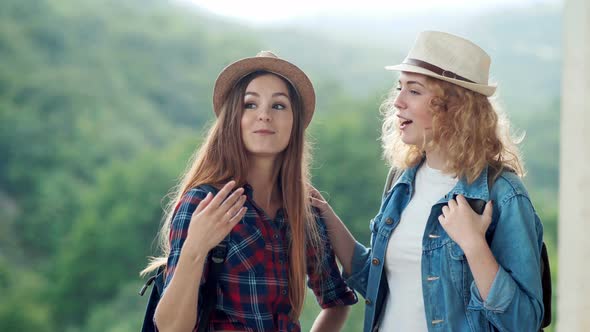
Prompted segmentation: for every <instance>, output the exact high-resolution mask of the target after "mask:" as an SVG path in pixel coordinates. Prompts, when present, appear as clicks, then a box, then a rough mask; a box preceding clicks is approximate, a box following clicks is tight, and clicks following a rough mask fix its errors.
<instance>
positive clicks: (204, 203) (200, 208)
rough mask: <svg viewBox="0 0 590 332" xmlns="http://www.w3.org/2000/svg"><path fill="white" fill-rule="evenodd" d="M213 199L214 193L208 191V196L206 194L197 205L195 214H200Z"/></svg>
mask: <svg viewBox="0 0 590 332" xmlns="http://www.w3.org/2000/svg"><path fill="white" fill-rule="evenodd" d="M211 199H213V194H212V193H210V192H209V193H207V196H205V198H203V200H202V201H201V203H199V205H198V206H197V209H196V210H195V212H193V215H195V214H199V213H200V212H201V211H203V210H204V209H205V208H206V207H207V205H209V203H211Z"/></svg>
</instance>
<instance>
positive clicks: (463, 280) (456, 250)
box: [446, 240, 469, 303]
mask: <svg viewBox="0 0 590 332" xmlns="http://www.w3.org/2000/svg"><path fill="white" fill-rule="evenodd" d="M446 250H447V252H448V256H449V260H448V262H449V272H450V277H451V282H452V283H453V286H454V287H455V289H456V290H457V291H458V292H459V294H460V295H461V297H462V298H463V301H464V302H465V303H467V301H468V297H469V287H468V286H469V285H468V284H467V283H468V280H467V279H468V278H467V277H468V276H467V274H468V267H467V259H466V258H465V253H464V252H463V249H461V247H460V246H459V245H458V244H457V243H456V242H455V241H453V240H451V241H449V243H447V244H446Z"/></svg>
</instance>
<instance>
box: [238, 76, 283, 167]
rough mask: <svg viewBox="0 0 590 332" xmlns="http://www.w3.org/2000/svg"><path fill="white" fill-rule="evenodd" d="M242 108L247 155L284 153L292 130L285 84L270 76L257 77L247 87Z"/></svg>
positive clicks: (242, 125) (243, 139) (243, 134)
mask: <svg viewBox="0 0 590 332" xmlns="http://www.w3.org/2000/svg"><path fill="white" fill-rule="evenodd" d="M243 107H244V111H243V115H242V122H241V128H242V141H243V142H244V145H245V146H246V150H247V151H248V153H249V154H252V155H256V156H267V157H268V156H276V155H277V154H279V153H281V152H282V151H283V150H285V148H286V147H287V145H288V144H289V138H290V137H291V130H292V128H293V109H292V108H291V96H289V89H288V87H287V84H286V83H285V81H283V80H282V79H281V78H279V77H278V76H276V75H273V74H264V75H262V76H258V77H256V78H255V79H253V80H252V81H251V82H250V83H249V84H248V86H247V87H246V93H245V95H244V103H243Z"/></svg>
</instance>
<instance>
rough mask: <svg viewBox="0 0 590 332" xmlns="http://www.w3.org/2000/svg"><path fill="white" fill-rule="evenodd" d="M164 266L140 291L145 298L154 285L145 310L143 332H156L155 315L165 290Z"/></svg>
mask: <svg viewBox="0 0 590 332" xmlns="http://www.w3.org/2000/svg"><path fill="white" fill-rule="evenodd" d="M164 270H165V268H164V266H160V268H159V269H158V271H156V273H155V274H154V275H152V276H151V277H150V278H149V279H148V280H147V281H146V283H145V284H144V285H143V286H142V287H141V289H140V290H139V295H141V296H143V294H144V293H145V291H146V290H147V289H148V287H150V286H151V284H152V283H153V284H154V286H153V287H152V292H151V293H150V298H149V299H148V303H147V306H146V308H145V316H144V318H143V324H142V326H141V332H156V328H155V326H154V314H155V313H156V307H157V306H158V302H159V301H160V297H162V291H163V289H164Z"/></svg>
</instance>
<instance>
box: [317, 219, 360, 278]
mask: <svg viewBox="0 0 590 332" xmlns="http://www.w3.org/2000/svg"><path fill="white" fill-rule="evenodd" d="M323 217H324V220H325V222H326V227H327V228H328V235H329V237H330V244H331V245H332V249H333V250H334V253H335V254H336V257H337V258H338V261H340V264H341V265H342V269H343V270H344V272H345V273H346V274H348V275H350V274H351V273H352V256H353V254H354V247H355V243H356V240H355V238H354V236H353V235H352V234H351V233H350V231H349V230H348V228H346V226H345V225H344V223H343V222H342V220H340V218H339V217H338V215H336V213H335V212H334V210H332V209H331V208H330V209H328V211H325V212H324V213H323Z"/></svg>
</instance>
